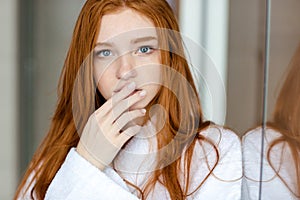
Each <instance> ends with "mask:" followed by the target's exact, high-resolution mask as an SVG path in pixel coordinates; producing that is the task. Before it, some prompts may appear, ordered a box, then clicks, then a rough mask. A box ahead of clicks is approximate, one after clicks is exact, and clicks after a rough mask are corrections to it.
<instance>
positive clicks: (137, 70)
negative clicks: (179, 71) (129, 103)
mask: <svg viewBox="0 0 300 200" xmlns="http://www.w3.org/2000/svg"><path fill="white" fill-rule="evenodd" d="M160 64H161V60H160V51H159V50H158V39H157V33H156V30H155V27H154V24H153V23H152V22H151V20H149V19H148V18H146V17H145V16H143V15H141V14H139V13H137V12H135V11H133V10H131V9H124V10H121V11H119V12H116V13H113V14H108V15H104V16H103V17H102V20H101V27H100V31H99V35H98V38H97V44H96V47H95V49H94V76H95V77H94V78H95V80H96V81H97V87H98V89H99V91H100V92H101V94H102V95H103V97H104V98H105V99H109V98H111V97H112V95H113V94H115V93H117V92H118V91H120V89H121V88H122V87H123V86H124V85H125V84H127V83H130V82H135V83H136V85H137V89H138V90H145V91H146V92H147V95H146V97H145V98H144V99H143V100H141V101H140V102H138V103H136V104H135V105H134V106H133V107H132V108H144V107H145V106H147V105H148V103H149V102H150V101H151V100H152V99H153V98H154V97H155V95H156V94H157V93H158V91H159V88H160V83H161V67H160Z"/></svg>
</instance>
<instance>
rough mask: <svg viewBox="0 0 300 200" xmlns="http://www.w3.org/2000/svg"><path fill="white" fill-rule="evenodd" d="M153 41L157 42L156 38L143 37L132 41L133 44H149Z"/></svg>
mask: <svg viewBox="0 0 300 200" xmlns="http://www.w3.org/2000/svg"><path fill="white" fill-rule="evenodd" d="M151 40H157V38H156V37H154V36H147V37H141V38H136V39H133V40H131V43H133V44H136V43H140V42H147V41H151Z"/></svg>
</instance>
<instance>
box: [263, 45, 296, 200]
mask: <svg viewBox="0 0 300 200" xmlns="http://www.w3.org/2000/svg"><path fill="white" fill-rule="evenodd" d="M288 70H289V71H288V73H287V75H286V78H285V81H284V83H283V85H282V88H281V90H280V93H279V96H278V98H277V102H276V105H275V110H274V113H273V121H272V122H270V123H268V125H269V127H271V128H274V129H275V130H277V131H279V132H280V133H281V134H282V136H281V137H280V138H278V139H276V140H274V141H273V142H272V143H271V145H270V148H269V149H268V152H267V156H268V161H269V163H270V164H271V166H272V167H273V165H272V160H271V158H270V153H271V150H272V148H273V147H274V146H276V145H278V144H279V143H282V142H285V143H287V144H288V147H289V149H290V152H291V153H292V158H293V160H294V163H293V165H294V169H295V172H296V176H295V178H296V179H297V180H296V183H297V186H296V188H295V189H296V191H295V189H292V188H291V187H290V185H288V184H287V182H288V180H284V177H282V176H281V175H280V171H279V172H278V173H277V175H278V176H279V177H280V178H281V179H282V181H283V182H284V183H285V184H286V186H287V187H288V188H289V190H290V191H291V192H293V193H294V194H295V195H296V196H297V197H298V198H300V123H299V121H300V101H299V100H300V44H299V45H298V48H297V50H296V52H295V54H294V55H293V57H292V59H291V62H290V63H289V66H288ZM288 165H290V163H288ZM273 168H274V167H273Z"/></svg>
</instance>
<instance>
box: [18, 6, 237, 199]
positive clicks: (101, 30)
mask: <svg viewBox="0 0 300 200" xmlns="http://www.w3.org/2000/svg"><path fill="white" fill-rule="evenodd" d="M178 31H179V28H178V24H177V21H176V19H175V17H174V14H173V13H172V10H171V8H170V7H169V5H168V3H167V2H165V1H162V0H147V1H146V0H138V1H137V0H88V1H87V2H86V3H85V5H84V6H83V8H82V11H81V13H80V15H79V18H78V20H77V23H76V26H75V30H74V35H73V38H72V42H71V45H70V49H69V52H68V54H67V58H66V61H65V64H64V68H63V72H62V75H61V82H60V93H59V100H58V104H57V108H56V111H55V114H54V117H53V119H52V124H51V127H50V130H49V132H48V134H47V136H46V138H45V139H44V141H43V142H42V144H41V146H40V147H39V149H38V151H37V152H36V153H35V155H34V157H33V160H32V161H31V163H30V166H29V168H28V170H27V172H26V174H25V176H24V178H23V181H22V182H21V184H20V186H19V188H18V191H17V193H16V196H15V199H18V198H19V199H22V198H34V199H43V198H45V199H172V200H175V199H176V200H177V199H240V198H241V196H240V190H241V176H242V172H241V168H242V167H241V146H240V140H239V138H238V137H237V135H235V134H234V133H233V132H232V131H230V130H227V129H225V128H222V127H219V126H216V125H212V124H211V123H209V122H204V121H203V117H202V111H201V107H200V101H199V98H198V95H197V93H196V89H195V85H194V82H193V79H192V75H191V73H190V70H189V66H188V63H187V61H186V59H185V58H184V50H183V46H182V39H181V36H180V34H179V33H178ZM90 52H92V53H90Z"/></svg>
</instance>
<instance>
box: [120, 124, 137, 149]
mask: <svg viewBox="0 0 300 200" xmlns="http://www.w3.org/2000/svg"><path fill="white" fill-rule="evenodd" d="M141 128H142V127H141V126H139V125H135V126H131V127H129V128H127V129H126V130H124V131H123V132H122V133H121V134H120V135H119V136H118V137H117V142H118V146H119V147H122V146H123V145H124V144H125V143H126V142H127V141H128V140H129V139H130V138H131V137H133V136H135V135H136V134H137V133H138V132H139V131H140V130H141Z"/></svg>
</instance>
